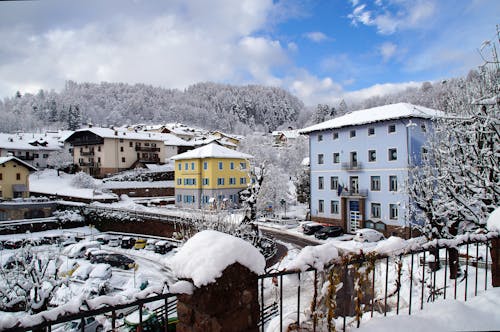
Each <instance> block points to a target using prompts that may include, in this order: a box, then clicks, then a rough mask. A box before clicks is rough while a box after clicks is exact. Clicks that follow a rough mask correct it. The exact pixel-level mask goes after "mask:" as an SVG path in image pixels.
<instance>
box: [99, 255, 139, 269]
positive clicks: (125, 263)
mask: <svg viewBox="0 0 500 332" xmlns="http://www.w3.org/2000/svg"><path fill="white" fill-rule="evenodd" d="M90 262H91V263H106V264H109V265H111V266H113V267H119V268H122V269H124V270H128V269H133V268H134V267H135V261H134V260H133V259H131V258H129V257H127V256H125V255H122V254H115V253H110V254H107V255H98V256H95V257H94V256H92V257H91V258H90Z"/></svg>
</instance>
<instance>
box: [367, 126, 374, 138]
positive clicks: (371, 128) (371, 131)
mask: <svg viewBox="0 0 500 332" xmlns="http://www.w3.org/2000/svg"><path fill="white" fill-rule="evenodd" d="M373 135H375V128H374V127H370V128H368V136H373Z"/></svg>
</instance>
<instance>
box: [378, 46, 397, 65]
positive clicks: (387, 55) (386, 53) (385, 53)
mask: <svg viewBox="0 0 500 332" xmlns="http://www.w3.org/2000/svg"><path fill="white" fill-rule="evenodd" d="M397 48H398V47H397V46H396V44H393V43H391V42H385V43H383V44H382V45H380V46H379V52H380V55H382V59H383V60H384V62H386V61H388V60H389V59H391V58H392V57H393V56H394V55H395V54H396V51H397Z"/></svg>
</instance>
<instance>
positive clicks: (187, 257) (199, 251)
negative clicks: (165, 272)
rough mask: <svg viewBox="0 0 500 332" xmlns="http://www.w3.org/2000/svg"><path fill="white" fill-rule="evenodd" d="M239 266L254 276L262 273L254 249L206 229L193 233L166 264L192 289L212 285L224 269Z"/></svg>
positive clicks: (262, 261) (263, 263) (261, 261)
mask: <svg viewBox="0 0 500 332" xmlns="http://www.w3.org/2000/svg"><path fill="white" fill-rule="evenodd" d="M234 263H240V264H241V265H243V266H245V267H247V268H248V269H249V270H251V271H253V272H254V273H256V274H261V273H264V268H265V266H266V260H265V258H264V256H262V254H261V253H260V252H259V250H258V249H257V248H255V247H254V246H252V245H251V244H250V243H249V242H246V241H245V240H242V239H240V238H237V237H234V236H231V235H228V234H224V233H220V232H217V231H212V230H206V231H202V232H199V233H197V234H195V235H194V236H193V237H192V238H191V239H189V240H188V241H187V242H186V243H185V244H184V245H183V246H182V248H181V249H180V250H179V251H178V252H177V253H176V254H175V256H174V257H173V258H172V259H171V261H170V267H171V268H172V271H173V272H174V274H175V275H176V276H177V277H178V278H179V279H181V278H186V279H191V280H192V282H193V283H194V285H195V286H196V287H200V286H203V285H207V284H210V283H213V282H215V280H216V279H217V278H219V277H220V276H222V272H224V270H225V269H226V268H227V267H228V266H230V265H232V264H234Z"/></svg>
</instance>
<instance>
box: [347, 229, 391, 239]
mask: <svg viewBox="0 0 500 332" xmlns="http://www.w3.org/2000/svg"><path fill="white" fill-rule="evenodd" d="M383 239H385V237H384V234H382V233H380V232H379V231H376V230H374V229H371V228H362V229H358V230H357V231H356V235H355V236H354V241H358V242H377V241H380V240H383Z"/></svg>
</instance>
